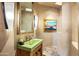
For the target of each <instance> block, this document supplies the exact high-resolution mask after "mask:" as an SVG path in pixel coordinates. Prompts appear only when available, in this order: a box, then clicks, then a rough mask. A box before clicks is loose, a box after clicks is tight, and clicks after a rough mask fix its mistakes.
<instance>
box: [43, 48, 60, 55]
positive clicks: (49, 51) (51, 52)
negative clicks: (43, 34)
mask: <svg viewBox="0 0 79 59" xmlns="http://www.w3.org/2000/svg"><path fill="white" fill-rule="evenodd" d="M43 55H44V56H59V54H58V53H57V51H55V50H54V49H52V48H51V47H46V48H44V50H43Z"/></svg>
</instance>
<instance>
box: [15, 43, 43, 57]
mask: <svg viewBox="0 0 79 59" xmlns="http://www.w3.org/2000/svg"><path fill="white" fill-rule="evenodd" d="M16 56H42V44H40V45H39V46H37V47H36V48H34V49H33V50H31V51H26V50H23V49H19V48H17V50H16Z"/></svg>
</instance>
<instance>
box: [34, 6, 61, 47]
mask: <svg viewBox="0 0 79 59" xmlns="http://www.w3.org/2000/svg"><path fill="white" fill-rule="evenodd" d="M33 8H34V10H35V11H36V12H37V15H38V19H39V21H38V28H37V34H36V36H37V38H41V39H43V46H44V48H45V47H52V46H53V40H54V38H55V40H58V39H56V37H57V36H56V34H57V32H60V29H61V21H60V20H61V16H60V11H59V10H58V9H55V8H51V7H48V6H41V5H33ZM46 18H52V19H55V20H57V31H56V32H44V31H43V30H44V20H45V19H46ZM58 19H60V20H58ZM58 26H59V27H58ZM53 37H54V38H53ZM55 43H56V42H55Z"/></svg>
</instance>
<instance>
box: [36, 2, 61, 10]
mask: <svg viewBox="0 0 79 59" xmlns="http://www.w3.org/2000/svg"><path fill="white" fill-rule="evenodd" d="M35 4H39V5H44V6H49V7H53V8H58V9H60V8H61V7H62V5H57V4H56V2H36V3H35Z"/></svg>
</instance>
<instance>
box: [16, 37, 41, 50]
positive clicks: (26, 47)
mask: <svg viewBox="0 0 79 59" xmlns="http://www.w3.org/2000/svg"><path fill="white" fill-rule="evenodd" d="M41 43H42V39H32V40H30V41H27V42H24V45H18V48H19V49H23V50H27V51H31V50H33V49H34V48H36V47H37V46H39V45H40V44H41Z"/></svg>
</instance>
